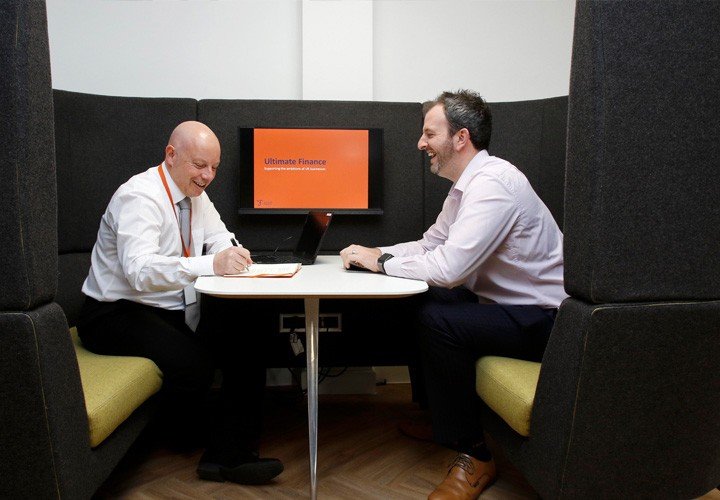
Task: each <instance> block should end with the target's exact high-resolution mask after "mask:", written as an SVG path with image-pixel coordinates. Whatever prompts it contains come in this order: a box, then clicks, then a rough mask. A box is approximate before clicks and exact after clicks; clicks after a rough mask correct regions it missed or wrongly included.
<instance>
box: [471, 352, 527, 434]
mask: <svg viewBox="0 0 720 500" xmlns="http://www.w3.org/2000/svg"><path fill="white" fill-rule="evenodd" d="M539 377H540V363H535V362H533V361H523V360H521V359H512V358H502V357H499V356H484V357H482V358H480V359H479V360H478V361H477V363H475V390H476V391H477V393H478V395H479V396H480V397H481V398H482V400H483V401H485V403H486V404H487V405H488V406H489V407H490V408H492V410H493V411H494V412H495V413H497V414H498V415H499V416H500V417H501V418H502V419H503V420H504V421H505V422H507V424H508V425H509V426H510V427H512V428H513V429H514V430H515V432H517V433H518V434H520V435H522V436H529V435H530V416H531V414H532V407H533V401H535V389H537V383H538V378H539Z"/></svg>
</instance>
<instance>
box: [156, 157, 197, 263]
mask: <svg viewBox="0 0 720 500" xmlns="http://www.w3.org/2000/svg"><path fill="white" fill-rule="evenodd" d="M158 172H160V179H162V183H163V186H165V192H166V193H167V195H168V199H169V200H170V206H171V207H172V209H173V214H175V220H176V221H177V223H178V229H179V230H180V243H181V244H182V250H183V255H184V256H185V257H190V241H188V244H187V245H185V239H184V238H183V235H182V229H181V228H180V220H179V219H178V216H177V212H176V211H175V202H174V201H173V197H172V194H170V187H168V183H167V179H166V178H165V172H163V168H162V163H161V164H160V165H158ZM189 239H190V240H192V210H190V238H189Z"/></svg>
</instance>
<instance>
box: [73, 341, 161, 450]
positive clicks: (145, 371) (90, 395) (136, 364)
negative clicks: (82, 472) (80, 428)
mask: <svg viewBox="0 0 720 500" xmlns="http://www.w3.org/2000/svg"><path fill="white" fill-rule="evenodd" d="M70 334H71V335H72V339H73V345H74V347H75V355H76V356H77V361H78V368H79V369H80V382H81V383H82V389H83V395H84V396H85V407H86V408H87V415H88V425H89V426H90V446H91V447H92V448H95V447H97V446H98V445H100V443H102V442H103V441H104V440H105V438H107V437H108V436H109V435H110V434H112V432H113V431H114V430H115V429H117V428H118V427H119V426H120V424H122V423H123V422H124V421H125V420H126V419H127V418H128V417H129V416H130V415H131V414H132V413H133V412H134V411H135V410H137V409H138V408H139V407H140V406H141V405H142V404H143V403H144V402H145V401H146V400H148V399H150V397H151V396H152V395H153V394H155V393H156V392H158V391H159V390H160V387H161V386H162V372H161V371H160V369H159V368H158V367H157V365H156V364H155V363H153V362H152V361H150V360H149V359H146V358H140V357H134V356H103V355H100V354H95V353H92V352H90V351H88V350H87V349H85V348H84V347H83V345H82V342H81V341H80V338H79V337H78V334H77V330H76V329H75V327H73V328H71V329H70Z"/></svg>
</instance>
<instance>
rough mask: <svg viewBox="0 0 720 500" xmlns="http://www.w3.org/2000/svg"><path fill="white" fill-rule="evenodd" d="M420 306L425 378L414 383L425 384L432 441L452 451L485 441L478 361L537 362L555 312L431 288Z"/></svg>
mask: <svg viewBox="0 0 720 500" xmlns="http://www.w3.org/2000/svg"><path fill="white" fill-rule="evenodd" d="M419 303H420V305H419V317H418V320H419V325H418V326H419V328H418V334H419V338H418V348H419V360H420V364H419V368H420V370H419V371H420V372H421V376H422V378H419V377H418V373H417V372H416V373H415V377H414V379H413V384H416V383H420V384H422V383H423V382H424V386H425V387H424V388H425V393H426V395H427V403H428V406H429V409H430V415H431V418H432V424H433V434H434V439H435V440H436V441H437V442H439V443H442V444H445V445H447V446H449V447H455V445H456V444H457V443H458V442H465V441H482V439H483V430H482V426H481V424H480V412H481V408H482V402H481V400H480V398H479V397H478V395H477V392H476V391H475V362H476V361H477V360H478V359H479V358H480V357H482V356H486V355H497V356H507V357H512V358H518V359H528V360H535V361H539V360H540V359H541V358H542V354H543V352H544V350H545V345H546V344H547V341H548V338H549V336H550V331H551V330H552V326H553V323H554V321H555V314H556V310H555V309H543V308H541V307H538V306H508V305H500V304H479V303H478V301H477V296H476V295H475V294H474V293H472V292H470V291H469V290H467V289H466V288H455V289H452V290H448V289H442V288H435V287H431V288H430V290H429V291H428V292H427V293H426V294H423V296H422V298H421V299H420V300H419ZM411 374H412V372H411ZM416 391H417V389H416Z"/></svg>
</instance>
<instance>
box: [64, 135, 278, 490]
mask: <svg viewBox="0 0 720 500" xmlns="http://www.w3.org/2000/svg"><path fill="white" fill-rule="evenodd" d="M219 164H220V143H219V141H218V139H217V137H216V136H215V134H214V133H213V132H212V130H210V129H209V128H208V127H207V126H205V125H204V124H202V123H199V122H184V123H181V124H180V125H178V126H177V127H176V128H175V130H174V131H173V132H172V134H171V136H170V139H169V141H168V145H167V146H166V147H165V159H164V161H163V162H162V163H161V164H160V165H157V166H154V167H151V168H149V169H148V170H146V171H145V172H143V173H140V174H138V175H135V176H134V177H132V178H131V179H130V180H128V181H127V182H126V183H125V184H123V185H122V186H120V187H119V188H118V190H117V191H116V192H115V194H114V195H113V197H112V199H111V200H110V203H109V204H108V207H107V209H106V211H105V214H104V215H103V217H102V219H101V222H100V229H99V231H98V236H97V241H96V243H95V246H94V248H93V252H92V261H91V267H90V272H89V275H88V277H87V279H86V280H85V283H84V284H83V289H82V290H83V292H84V293H85V295H86V296H87V297H86V301H85V304H84V306H83V309H82V312H81V314H80V318H79V320H78V325H77V326H78V333H79V335H80V338H81V340H82V342H83V344H84V345H85V347H86V348H88V349H89V350H91V351H93V352H96V353H99V354H110V355H121V356H141V357H146V358H149V359H151V360H153V361H154V362H155V364H157V365H158V367H159V368H160V370H161V371H162V372H163V388H162V390H161V393H160V400H161V412H160V413H161V414H160V417H162V426H161V427H162V429H163V432H164V434H165V435H166V437H167V438H169V439H170V440H171V442H173V441H174V443H173V444H175V445H178V444H182V445H184V447H187V445H191V444H197V439H198V438H202V437H203V436H202V433H203V431H204V430H205V429H207V428H211V429H212V432H211V433H210V435H209V436H208V446H207V449H206V451H205V453H204V454H203V456H202V458H201V459H200V464H199V465H198V469H197V472H198V475H199V476H200V477H201V478H203V479H210V480H215V481H225V480H227V481H235V482H238V483H242V484H261V483H266V482H268V481H270V480H271V479H272V478H274V477H275V476H277V475H278V474H280V472H282V470H283V465H282V463H281V462H280V461H279V460H277V459H271V458H259V453H258V441H259V437H260V426H261V407H262V405H261V402H262V397H263V392H264V388H265V366H264V365H263V364H262V356H258V354H257V353H258V352H260V350H261V349H262V348H263V346H262V345H261V342H262V336H259V335H240V333H242V332H239V331H237V330H238V328H239V327H238V325H237V322H236V321H233V318H232V317H230V316H229V312H227V311H224V310H223V309H224V308H222V306H216V310H214V311H213V312H212V314H208V311H205V314H203V316H202V317H201V318H200V316H199V307H198V306H199V304H198V302H197V298H196V297H195V290H194V288H193V283H194V282H195V280H196V278H197V277H198V276H201V275H223V274H234V273H238V272H241V271H243V270H245V269H246V268H247V266H249V265H250V264H252V259H251V257H250V252H249V251H248V250H247V249H246V248H243V247H242V246H241V245H239V244H238V243H237V241H236V240H235V236H234V235H233V234H232V233H231V232H229V231H228V230H227V228H226V227H225V224H224V223H223V222H222V221H221V220H220V215H219V214H218V212H217V210H216V209H215V207H214V206H213V204H212V202H211V201H210V199H209V198H208V196H207V194H206V193H205V189H206V188H207V187H208V186H209V185H210V183H211V182H212V181H213V179H214V178H215V174H216V171H217V168H218V165H219ZM203 247H205V248H206V251H207V253H208V254H207V255H202V249H203ZM216 366H219V367H220V369H221V370H222V374H223V385H222V390H221V397H220V402H219V407H218V411H217V412H216V413H217V414H216V415H214V422H212V423H209V422H208V423H205V422H204V421H203V417H204V412H203V411H202V409H203V404H204V402H205V399H206V396H207V392H208V389H209V387H210V384H211V382H212V380H213V374H214V368H215V367H216Z"/></svg>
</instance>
